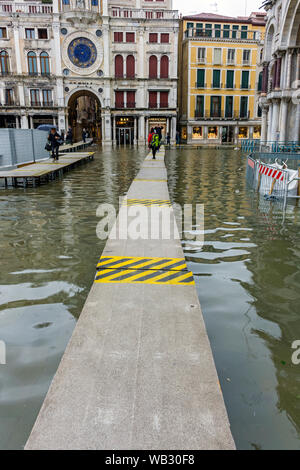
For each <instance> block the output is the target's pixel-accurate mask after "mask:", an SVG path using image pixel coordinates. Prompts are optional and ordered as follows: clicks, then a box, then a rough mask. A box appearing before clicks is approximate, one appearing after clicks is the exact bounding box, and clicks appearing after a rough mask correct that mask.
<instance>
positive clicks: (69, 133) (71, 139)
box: [66, 127, 73, 145]
mask: <svg viewBox="0 0 300 470" xmlns="http://www.w3.org/2000/svg"><path fill="white" fill-rule="evenodd" d="M66 140H67V142H68V143H69V144H70V145H73V131H72V128H71V127H69V129H68V132H67V137H66Z"/></svg>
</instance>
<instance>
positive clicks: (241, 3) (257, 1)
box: [173, 0, 264, 16]
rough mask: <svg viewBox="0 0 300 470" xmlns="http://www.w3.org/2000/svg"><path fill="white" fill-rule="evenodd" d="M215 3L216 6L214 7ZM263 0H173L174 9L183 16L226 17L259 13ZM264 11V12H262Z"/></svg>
mask: <svg viewBox="0 0 300 470" xmlns="http://www.w3.org/2000/svg"><path fill="white" fill-rule="evenodd" d="M216 3H217V4H218V6H217V7H216ZM262 3H263V0H173V4H174V9H175V10H179V11H180V12H181V13H183V14H184V15H187V14H190V13H194V14H195V13H218V14H220V15H227V16H244V15H245V9H246V4H247V15H248V14H249V13H251V12H252V11H259V7H260V6H261V4H262ZM262 11H264V10H262Z"/></svg>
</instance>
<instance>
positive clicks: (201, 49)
mask: <svg viewBox="0 0 300 470" xmlns="http://www.w3.org/2000/svg"><path fill="white" fill-rule="evenodd" d="M197 57H198V62H200V63H201V64H204V63H205V58H206V49H205V47H198V56H197Z"/></svg>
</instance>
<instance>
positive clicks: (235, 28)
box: [232, 25, 239, 39]
mask: <svg viewBox="0 0 300 470" xmlns="http://www.w3.org/2000/svg"><path fill="white" fill-rule="evenodd" d="M232 30H233V31H232V37H233V39H236V38H237V32H238V30H239V26H237V25H234V26H232Z"/></svg>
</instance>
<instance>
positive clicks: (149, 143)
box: [148, 128, 154, 149]
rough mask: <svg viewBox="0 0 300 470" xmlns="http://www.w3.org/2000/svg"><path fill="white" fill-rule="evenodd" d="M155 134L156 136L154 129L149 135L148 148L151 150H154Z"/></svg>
mask: <svg viewBox="0 0 300 470" xmlns="http://www.w3.org/2000/svg"><path fill="white" fill-rule="evenodd" d="M153 134H154V129H153V128H152V129H151V130H150V132H149V135H148V147H149V149H151V148H152V139H153Z"/></svg>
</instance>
